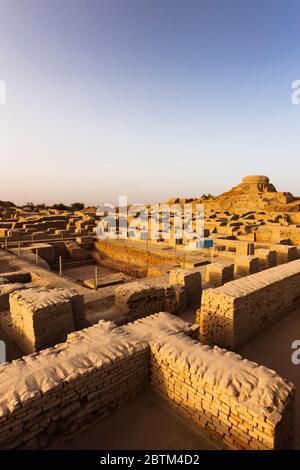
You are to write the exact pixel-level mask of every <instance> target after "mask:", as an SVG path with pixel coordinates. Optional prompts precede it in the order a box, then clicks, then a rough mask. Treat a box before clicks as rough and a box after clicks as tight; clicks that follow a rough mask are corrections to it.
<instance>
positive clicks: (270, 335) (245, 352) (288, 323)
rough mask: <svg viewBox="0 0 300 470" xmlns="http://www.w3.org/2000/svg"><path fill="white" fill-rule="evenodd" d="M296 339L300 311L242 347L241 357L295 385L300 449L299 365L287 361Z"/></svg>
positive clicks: (299, 444) (297, 336)
mask: <svg viewBox="0 0 300 470" xmlns="http://www.w3.org/2000/svg"><path fill="white" fill-rule="evenodd" d="M296 339H300V309H298V310H296V311H295V312H293V313H291V314H290V315H289V316H288V317H286V318H285V319H283V320H281V321H280V322H278V323H276V324H275V325H273V326H271V327H270V328H268V329H267V330H266V331H264V332H262V333H261V334H260V335H259V336H257V337H256V338H254V339H253V340H252V341H251V342H250V343H248V344H247V345H246V346H244V347H243V348H242V349H241V351H240V353H241V355H242V356H243V357H245V358H248V359H250V360H252V361H255V362H258V363H259V364H262V365H264V366H266V367H269V368H270V369H273V370H275V371H276V372H278V374H279V375H281V376H282V377H283V378H285V379H287V380H288V381H289V382H292V383H293V384H295V385H296V389H297V392H296V407H295V408H296V432H295V436H296V439H295V449H300V410H299V407H300V365H298V366H297V365H294V364H293V363H292V361H291V355H292V353H293V350H292V348H291V345H292V342H293V341H294V340H296Z"/></svg>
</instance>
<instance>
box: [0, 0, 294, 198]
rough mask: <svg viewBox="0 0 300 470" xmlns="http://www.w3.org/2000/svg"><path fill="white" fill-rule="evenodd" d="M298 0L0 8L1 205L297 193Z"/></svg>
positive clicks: (2, 4)
mask: <svg viewBox="0 0 300 470" xmlns="http://www.w3.org/2000/svg"><path fill="white" fill-rule="evenodd" d="M299 36H300V2H299V0H251V1H250V0H180V1H177V0H95V1H94V0H0V80H5V82H6V86H7V104H6V105H0V160H1V185H0V199H9V200H14V201H16V202H27V201H34V202H43V201H44V202H47V203H53V202H60V201H65V202H71V201H74V200H82V201H84V202H85V203H88V204H91V203H95V204H96V203H98V202H101V201H107V202H108V201H111V202H115V200H116V199H117V197H118V195H119V194H127V195H128V197H129V201H130V202H152V201H159V200H160V201H163V200H166V199H167V198H169V197H171V196H174V195H178V196H179V195H180V196H199V195H201V194H202V193H205V192H211V193H214V194H218V193H220V192H223V191H224V190H226V189H228V188H229V187H231V186H233V185H235V184H237V183H238V182H239V181H240V180H241V178H242V177H243V176H244V175H245V174H267V175H268V176H270V179H271V181H272V182H273V183H274V184H275V186H277V188H278V189H279V190H291V191H292V192H294V193H296V194H298V195H300V185H299V182H298V180H299V157H300V106H296V105H293V104H292V103H291V83H292V81H293V80H296V79H300V48H299Z"/></svg>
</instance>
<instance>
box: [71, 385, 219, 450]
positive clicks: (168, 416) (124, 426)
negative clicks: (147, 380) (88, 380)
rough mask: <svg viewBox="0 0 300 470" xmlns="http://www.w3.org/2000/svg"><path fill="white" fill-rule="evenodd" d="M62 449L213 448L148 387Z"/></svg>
mask: <svg viewBox="0 0 300 470" xmlns="http://www.w3.org/2000/svg"><path fill="white" fill-rule="evenodd" d="M64 449H78V450H84V449H88V450H92V449H94V450H103V449H105V450H108V449H109V450H117V449H121V450H134V449H135V450H139V449H141V450H147V449H154V450H161V449H165V450H172V449H174V450H184V449H191V450H208V449H214V447H213V446H212V444H211V443H210V442H209V441H208V440H206V438H205V437H203V436H202V435H201V434H200V433H199V431H198V430H197V429H196V428H194V427H193V426H192V425H191V426H189V425H188V424H186V422H185V421H183V420H182V419H181V418H180V417H179V416H177V415H176V414H175V413H174V412H173V411H172V409H170V408H169V407H167V405H165V404H163V403H161V401H160V399H159V398H158V397H157V396H156V395H155V394H154V393H153V392H152V391H151V390H150V389H148V388H147V389H145V390H143V391H142V392H141V393H140V394H139V395H138V396H137V397H136V398H135V399H134V400H133V401H131V402H130V403H129V404H128V405H126V406H124V407H122V408H120V409H119V410H117V411H116V412H114V413H113V414H112V415H111V416H109V417H108V418H107V419H105V420H104V421H100V422H99V423H97V424H96V425H94V426H93V427H91V428H90V429H89V430H88V431H86V432H84V433H83V434H81V435H80V436H78V437H77V438H76V439H74V440H73V441H70V442H69V443H67V445H66V446H65V447H64Z"/></svg>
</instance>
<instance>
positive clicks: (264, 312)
mask: <svg viewBox="0 0 300 470" xmlns="http://www.w3.org/2000/svg"><path fill="white" fill-rule="evenodd" d="M299 303H300V260H296V261H293V262H291V263H287V264H285V265H281V266H279V267H275V268H271V269H268V270H266V271H262V272H260V273H257V274H253V275H252V276H248V277H245V278H242V279H237V280H235V281H232V282H229V283H227V284H225V285H224V286H222V287H218V288H217V289H207V290H205V291H204V292H203V296H202V304H201V308H200V309H199V310H198V311H197V314H196V321H197V323H198V324H199V325H200V332H201V335H202V338H203V339H205V340H206V341H207V342H209V343H211V344H217V345H219V346H222V347H226V348H229V349H236V348H238V347H239V346H241V345H243V344H244V343H246V342H247V341H248V340H249V339H250V338H252V337H253V336H254V335H255V334H257V333H258V332H260V331H261V330H262V329H264V328H266V327H268V326H269V325H270V324H272V323H274V322H275V321H277V320H279V319H280V318H282V317H283V316H284V315H286V314H287V313H288V312H289V311H291V310H293V309H295V308H296V307H297V306H298V305H299Z"/></svg>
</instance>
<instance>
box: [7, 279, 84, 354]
mask: <svg viewBox="0 0 300 470" xmlns="http://www.w3.org/2000/svg"><path fill="white" fill-rule="evenodd" d="M81 300H82V299H81V296H79V295H78V294H77V293H76V292H75V291H73V290H71V289H46V288H43V287H42V288H41V287H39V288H38V287H35V288H31V289H21V290H20V289H15V290H14V292H12V293H10V295H9V308H10V312H11V320H12V325H13V328H14V329H15V330H16V332H17V333H18V338H19V340H18V342H19V345H20V347H21V349H22V350H23V351H25V352H27V353H31V352H34V351H40V350H41V349H45V348H47V347H50V346H53V345H55V344H57V343H61V342H63V341H65V340H66V339H67V335H68V333H71V332H72V331H74V329H75V326H74V317H76V313H77V311H78V309H79V308H80V304H81ZM82 302H83V301H82Z"/></svg>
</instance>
